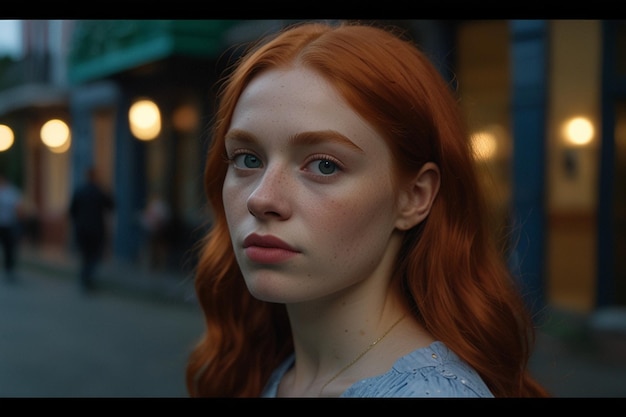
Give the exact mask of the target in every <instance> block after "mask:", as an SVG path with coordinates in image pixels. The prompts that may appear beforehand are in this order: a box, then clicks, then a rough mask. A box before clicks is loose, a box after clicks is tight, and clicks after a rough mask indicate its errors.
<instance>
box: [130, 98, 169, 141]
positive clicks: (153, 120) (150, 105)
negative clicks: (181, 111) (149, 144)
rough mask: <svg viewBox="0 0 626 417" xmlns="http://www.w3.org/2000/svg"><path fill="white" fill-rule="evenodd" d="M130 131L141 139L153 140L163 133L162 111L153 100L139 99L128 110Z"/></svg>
mask: <svg viewBox="0 0 626 417" xmlns="http://www.w3.org/2000/svg"><path fill="white" fill-rule="evenodd" d="M128 122H129V124H130V131H131V132H132V134H133V135H134V136H135V137H136V138H137V139H139V140H144V141H148V140H153V139H154V138H156V137H157V136H159V133H161V112H160V111H159V107H158V106H157V105H156V104H155V103H154V102H153V101H152V100H139V101H136V102H135V103H133V105H132V106H130V110H129V111H128Z"/></svg>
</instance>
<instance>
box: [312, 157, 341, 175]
mask: <svg viewBox="0 0 626 417" xmlns="http://www.w3.org/2000/svg"><path fill="white" fill-rule="evenodd" d="M309 169H310V170H311V171H312V172H314V173H316V174H321V175H332V174H334V173H335V172H337V170H338V169H339V166H338V165H337V164H336V163H335V162H333V161H330V160H328V159H316V160H315V161H312V162H311V163H310V164H309Z"/></svg>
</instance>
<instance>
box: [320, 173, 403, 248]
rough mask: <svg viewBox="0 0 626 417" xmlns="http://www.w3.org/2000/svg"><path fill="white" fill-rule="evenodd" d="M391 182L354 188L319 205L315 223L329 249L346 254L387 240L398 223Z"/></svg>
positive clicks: (321, 238)
mask: <svg viewBox="0 0 626 417" xmlns="http://www.w3.org/2000/svg"><path fill="white" fill-rule="evenodd" d="M390 190H391V186H390V185H389V184H388V183H383V184H380V185H378V186H371V187H365V188H363V189H361V190H358V191H357V190H356V189H353V190H352V191H350V192H346V193H343V194H342V195H341V197H337V198H335V199H333V200H330V201H326V203H327V204H320V205H317V206H316V208H315V210H313V211H312V213H314V218H312V223H313V224H317V225H318V226H317V227H316V228H315V229H316V230H318V231H319V232H320V236H319V239H320V240H323V239H324V236H325V237H326V239H327V245H328V247H329V250H331V251H332V252H333V253H335V254H337V253H338V252H341V253H342V254H343V256H346V255H349V253H353V252H355V251H361V250H362V249H361V248H362V247H363V246H370V245H372V244H375V242H378V241H380V242H386V239H387V238H388V236H389V235H390V234H391V233H392V231H393V228H394V223H395V215H394V213H395V211H394V207H393V201H394V200H393V198H394V197H393V195H392V193H391V191H390Z"/></svg>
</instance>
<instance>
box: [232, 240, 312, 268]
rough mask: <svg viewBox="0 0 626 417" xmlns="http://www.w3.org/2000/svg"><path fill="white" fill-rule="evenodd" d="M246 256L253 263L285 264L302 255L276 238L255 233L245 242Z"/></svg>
mask: <svg viewBox="0 0 626 417" xmlns="http://www.w3.org/2000/svg"><path fill="white" fill-rule="evenodd" d="M243 248H244V252H245V254H246V256H247V257H248V258H249V259H250V260H251V261H253V262H257V263H262V264H275V263H280V262H284V261H286V260H287V259H290V258H292V257H294V256H296V255H297V254H298V253H300V252H299V251H298V250H297V249H295V248H293V247H292V246H290V245H288V244H287V243H285V242H284V241H282V240H280V239H279V238H277V237H276V236H271V235H265V236H261V235H257V234H256V233H253V234H251V235H249V236H248V237H246V239H245V240H244V241H243Z"/></svg>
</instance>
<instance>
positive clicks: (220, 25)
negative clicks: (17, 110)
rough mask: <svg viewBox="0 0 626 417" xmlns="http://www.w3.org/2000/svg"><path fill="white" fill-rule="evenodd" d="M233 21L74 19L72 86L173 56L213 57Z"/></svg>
mask: <svg viewBox="0 0 626 417" xmlns="http://www.w3.org/2000/svg"><path fill="white" fill-rule="evenodd" d="M237 22H238V21H236V20H77V21H76V22H75V28H74V32H73V38H72V44H71V48H70V54H69V60H68V61H69V62H68V79H69V82H70V83H71V84H81V83H84V82H87V81H92V80H97V79H102V78H106V77H110V76H113V75H115V74H117V73H120V72H123V71H127V70H129V69H132V68H135V67H137V66H140V65H142V64H146V63H150V62H154V61H158V60H162V59H165V58H167V57H170V56H174V55H182V56H190V57H198V58H216V57H217V55H218V54H219V53H220V52H221V51H222V50H223V49H224V48H226V47H227V45H225V41H224V36H223V34H224V33H225V31H227V30H228V29H229V28H230V27H231V26H233V25H234V24H235V23H237Z"/></svg>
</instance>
